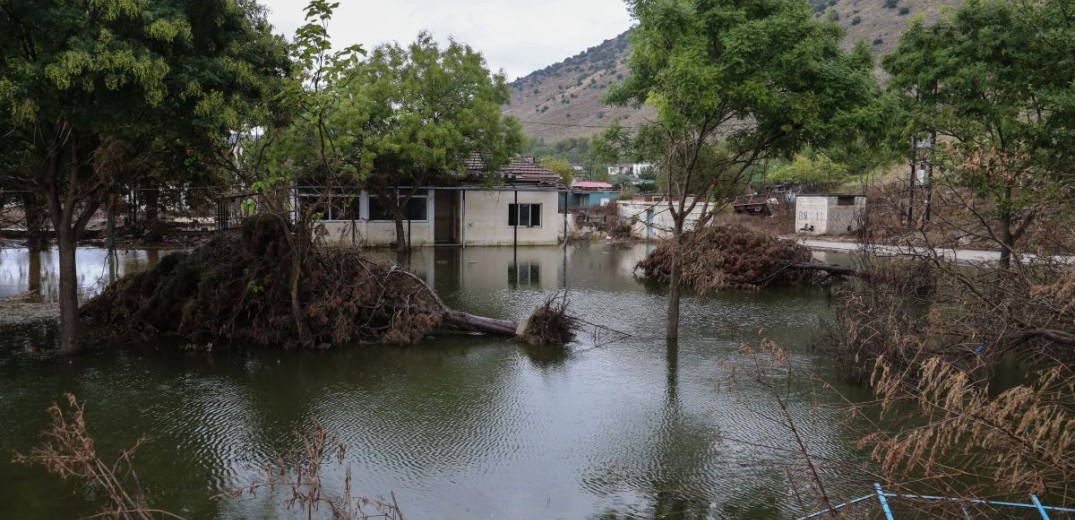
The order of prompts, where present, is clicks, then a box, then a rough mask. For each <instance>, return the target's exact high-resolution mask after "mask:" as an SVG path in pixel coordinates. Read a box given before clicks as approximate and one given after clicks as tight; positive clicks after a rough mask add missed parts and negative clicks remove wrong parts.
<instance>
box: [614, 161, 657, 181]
mask: <svg viewBox="0 0 1075 520" xmlns="http://www.w3.org/2000/svg"><path fill="white" fill-rule="evenodd" d="M650 168H653V163H623V164H614V165H612V166H609V167H608V174H609V175H610V176H612V175H630V176H631V177H634V178H636V179H637V178H638V177H639V176H640V175H642V173H644V172H645V171H646V170H648V169H650Z"/></svg>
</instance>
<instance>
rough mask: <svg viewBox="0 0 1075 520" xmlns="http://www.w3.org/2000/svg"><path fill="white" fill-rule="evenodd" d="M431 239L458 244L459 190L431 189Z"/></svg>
mask: <svg viewBox="0 0 1075 520" xmlns="http://www.w3.org/2000/svg"><path fill="white" fill-rule="evenodd" d="M433 193H435V194H436V195H435V198H434V199H433V241H434V242H435V243H437V244H442V245H458V244H459V194H460V193H462V192H459V191H448V190H433Z"/></svg>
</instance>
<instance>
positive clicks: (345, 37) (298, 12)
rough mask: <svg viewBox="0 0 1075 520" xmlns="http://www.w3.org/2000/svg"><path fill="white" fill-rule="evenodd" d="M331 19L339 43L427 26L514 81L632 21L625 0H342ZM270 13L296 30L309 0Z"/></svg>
mask: <svg viewBox="0 0 1075 520" xmlns="http://www.w3.org/2000/svg"><path fill="white" fill-rule="evenodd" d="M338 1H339V2H340V7H339V8H338V9H336V14H335V16H334V17H333V19H332V23H331V25H330V26H329V32H330V33H331V35H332V41H333V44H334V45H335V46H336V47H338V48H340V47H345V46H347V45H350V44H353V43H361V44H362V45H363V46H364V47H366V48H367V49H369V48H372V47H373V46H376V45H377V44H380V43H384V42H391V41H397V42H399V43H400V44H406V43H409V42H412V41H414V39H415V37H416V36H418V32H419V31H422V30H427V31H429V32H430V33H432V34H433V36H434V37H435V38H436V39H437V40H438V41H441V42H444V41H446V40H447V39H448V38H449V37H453V38H455V40H456V41H458V42H460V43H465V44H467V45H470V46H471V47H473V48H474V49H475V50H477V51H479V52H481V53H482V54H483V55H484V56H485V59H486V61H487V62H488V65H489V68H490V69H491V70H493V71H494V72H496V71H498V70H500V69H503V70H504V72H505V73H507V76H508V81H512V80H514V79H516V78H518V77H520V76H525V75H527V74H529V73H531V72H533V71H535V70H537V69H541V68H544V67H546V66H547V65H552V64H553V63H556V62H558V61H561V60H563V59H564V58H567V57H570V56H574V55H575V54H578V53H579V52H581V51H583V50H585V49H586V48H587V47H592V46H594V45H597V44H599V43H601V42H602V41H604V40H607V39H609V38H612V37H614V36H616V35H618V34H620V33H622V32H623V31H626V30H627V29H628V27H630V25H631V19H630V16H629V15H628V13H627V7H626V5H625V4H624V2H623V0H338ZM261 3H263V4H264V5H266V6H268V7H269V9H270V10H271V11H272V12H271V14H270V15H269V20H270V21H271V22H272V24H273V25H274V26H275V27H276V31H277V32H281V33H283V34H285V35H287V36H288V38H290V37H291V36H292V35H293V34H294V32H295V29H296V28H297V27H298V26H299V25H302V23H303V22H304V20H303V8H304V7H305V6H306V4H307V0H261Z"/></svg>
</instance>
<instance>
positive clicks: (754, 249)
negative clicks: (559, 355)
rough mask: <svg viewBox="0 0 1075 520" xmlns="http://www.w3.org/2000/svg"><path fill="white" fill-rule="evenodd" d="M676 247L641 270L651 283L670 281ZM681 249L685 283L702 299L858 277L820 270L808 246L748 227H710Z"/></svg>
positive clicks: (687, 237) (661, 249) (668, 246)
mask: <svg viewBox="0 0 1075 520" xmlns="http://www.w3.org/2000/svg"><path fill="white" fill-rule="evenodd" d="M674 247H675V244H674V243H673V242H671V241H668V242H665V243H662V244H661V245H659V246H658V247H657V248H656V249H654V250H653V253H651V254H650V255H649V256H647V257H646V258H645V259H643V260H642V261H641V262H639V263H638V266H637V269H641V270H642V273H643V275H644V276H645V277H646V278H652V279H657V280H661V281H667V280H668V279H669V277H670V274H671V271H672V266H671V263H672V258H673V248H674ZM680 248H681V254H682V256H681V258H682V262H683V266H682V267H683V277H682V280H683V282H684V283H686V284H688V285H690V286H691V287H693V288H694V289H695V290H696V291H698V292H701V293H706V292H710V291H715V290H719V289H726V288H733V289H762V288H765V287H771V286H780V285H796V284H804V283H818V282H820V281H822V280H824V279H826V278H828V277H829V276H831V275H833V274H853V272H852V271H851V270H850V269H840V268H835V267H833V266H825V265H821V264H815V263H814V262H813V260H812V255H811V253H810V250H809V249H808V248H806V247H805V246H803V245H800V244H797V243H795V242H793V241H791V240H785V239H782V238H779V237H776V236H774V235H771V234H768V233H764V232H757V231H753V230H750V229H747V228H746V227H743V226H720V225H708V226H705V227H703V228H701V229H699V230H695V231H691V232H688V233H685V234H684V237H683V243H682V244H681V246H680Z"/></svg>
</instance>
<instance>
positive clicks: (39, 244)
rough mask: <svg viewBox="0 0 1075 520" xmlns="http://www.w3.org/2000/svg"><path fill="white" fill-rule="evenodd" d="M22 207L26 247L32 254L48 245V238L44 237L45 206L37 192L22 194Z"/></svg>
mask: <svg viewBox="0 0 1075 520" xmlns="http://www.w3.org/2000/svg"><path fill="white" fill-rule="evenodd" d="M22 208H23V214H24V215H25V217H26V248H27V249H29V250H30V255H31V256H33V255H35V254H38V253H40V252H41V251H42V250H44V249H45V247H46V246H47V245H48V240H46V239H45V208H44V207H42V205H41V200H40V199H39V198H38V194H37V193H26V194H23V196H22Z"/></svg>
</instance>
